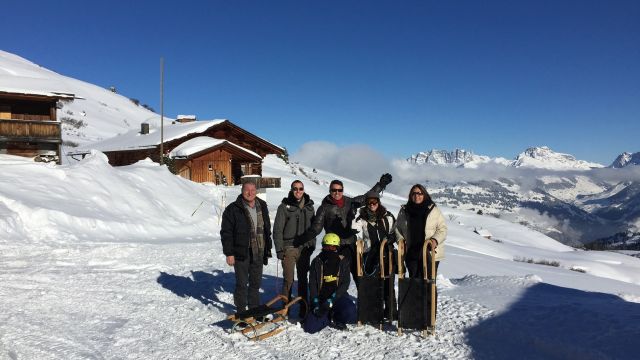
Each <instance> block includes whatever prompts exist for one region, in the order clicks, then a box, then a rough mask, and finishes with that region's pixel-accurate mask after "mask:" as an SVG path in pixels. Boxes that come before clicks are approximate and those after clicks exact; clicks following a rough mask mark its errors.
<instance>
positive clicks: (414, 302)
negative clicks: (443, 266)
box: [398, 240, 436, 337]
mask: <svg viewBox="0 0 640 360" xmlns="http://www.w3.org/2000/svg"><path fill="white" fill-rule="evenodd" d="M404 253H405V242H404V240H402V241H400V242H399V243H398V334H399V335H402V330H403V329H415V330H420V331H422V336H425V337H426V336H427V335H435V331H436V261H435V256H436V253H435V246H434V244H433V242H432V241H425V243H424V245H423V247H422V261H423V262H422V264H423V268H422V271H423V274H424V278H422V279H421V278H413V279H412V278H405V277H404V273H405V270H404ZM429 269H430V271H427V270H429ZM429 275H430V276H429Z"/></svg>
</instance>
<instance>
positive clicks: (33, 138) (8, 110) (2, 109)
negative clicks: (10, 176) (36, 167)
mask: <svg viewBox="0 0 640 360" xmlns="http://www.w3.org/2000/svg"><path fill="white" fill-rule="evenodd" d="M56 102H57V99H56V98H40V97H38V96H35V97H33V96H27V95H21V94H17V95H11V94H1V95H0V153H6V154H11V155H18V156H25V157H36V156H38V155H41V156H44V157H45V158H46V159H52V157H51V156H54V155H55V156H57V161H58V163H60V161H61V159H60V155H61V154H60V144H61V143H62V131H61V125H60V123H59V122H57V121H56V112H57V108H56ZM54 158H55V157H54ZM37 159H39V158H37Z"/></svg>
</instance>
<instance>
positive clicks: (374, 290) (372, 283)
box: [356, 239, 395, 330]
mask: <svg viewBox="0 0 640 360" xmlns="http://www.w3.org/2000/svg"><path fill="white" fill-rule="evenodd" d="M385 251H388V255H387V261H386V262H385V256H384V255H385ZM370 252H371V253H372V252H373V250H371V251H370ZM370 255H372V256H375V255H374V254H370ZM377 255H378V256H379V257H380V258H379V269H377V271H373V272H372V273H370V274H367V273H366V271H365V261H363V256H364V243H363V241H362V240H358V241H357V242H356V259H357V264H356V265H357V270H358V273H357V275H358V301H357V303H358V311H357V320H358V326H361V325H363V324H368V325H373V326H377V327H378V328H379V329H380V330H382V325H383V324H384V320H385V313H384V312H385V300H387V304H388V305H390V306H389V307H390V309H387V311H388V312H389V313H390V315H389V319H388V320H389V321H390V322H391V321H392V320H393V314H394V313H395V289H394V283H395V274H394V273H393V248H392V247H391V246H389V247H388V246H387V239H384V240H382V242H381V243H380V248H379V254H377ZM385 284H386V285H387V290H388V291H387V292H388V293H387V294H385V291H384V289H385ZM391 309H394V310H391Z"/></svg>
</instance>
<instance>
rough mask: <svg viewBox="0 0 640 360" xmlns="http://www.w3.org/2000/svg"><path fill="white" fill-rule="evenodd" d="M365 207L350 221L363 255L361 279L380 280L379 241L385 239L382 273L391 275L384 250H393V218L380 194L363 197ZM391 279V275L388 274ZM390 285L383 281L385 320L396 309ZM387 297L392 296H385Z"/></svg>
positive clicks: (391, 271) (389, 317) (390, 316)
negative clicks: (375, 278) (362, 277)
mask: <svg viewBox="0 0 640 360" xmlns="http://www.w3.org/2000/svg"><path fill="white" fill-rule="evenodd" d="M365 198H366V201H365V205H364V206H363V207H361V208H360V209H359V210H358V217H357V218H356V219H355V221H354V222H353V225H352V227H353V229H354V230H355V231H357V232H358V233H357V235H356V236H357V238H358V240H361V241H362V242H363V244H364V255H363V256H362V262H363V264H362V266H363V272H364V275H365V276H375V277H380V245H381V243H382V241H383V240H385V239H386V240H387V246H386V247H387V248H386V249H385V250H384V262H385V263H384V265H385V273H386V274H389V273H391V274H393V269H389V266H388V264H389V260H388V256H389V254H388V250H389V249H391V250H392V251H393V243H394V242H395V239H396V236H395V232H394V227H395V222H396V219H395V217H394V216H393V214H391V213H390V212H389V211H387V209H386V208H385V207H384V206H383V205H382V203H380V195H379V194H378V193H377V192H375V191H369V192H368V193H366V194H365ZM392 276H393V278H395V275H392ZM390 286H393V283H392V284H389V283H388V282H386V281H385V282H384V287H383V294H385V296H384V299H385V300H384V303H385V306H384V307H385V310H384V314H385V315H384V316H385V318H387V319H391V318H392V317H393V318H395V314H396V313H397V310H396V309H394V308H395V303H396V302H395V291H390V289H389V287H390ZM389 294H392V295H391V296H389Z"/></svg>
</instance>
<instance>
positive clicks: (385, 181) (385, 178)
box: [380, 173, 393, 187]
mask: <svg viewBox="0 0 640 360" xmlns="http://www.w3.org/2000/svg"><path fill="white" fill-rule="evenodd" d="M392 180H393V179H392V177H391V174H389V173H386V174H383V175H382V176H380V185H382V186H383V187H387V185H389V184H391V181H392Z"/></svg>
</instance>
